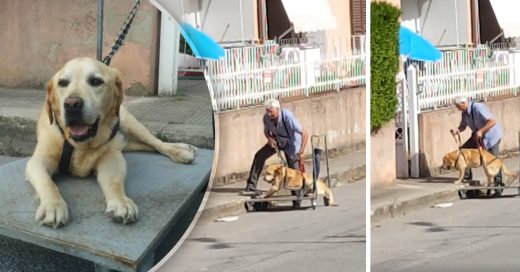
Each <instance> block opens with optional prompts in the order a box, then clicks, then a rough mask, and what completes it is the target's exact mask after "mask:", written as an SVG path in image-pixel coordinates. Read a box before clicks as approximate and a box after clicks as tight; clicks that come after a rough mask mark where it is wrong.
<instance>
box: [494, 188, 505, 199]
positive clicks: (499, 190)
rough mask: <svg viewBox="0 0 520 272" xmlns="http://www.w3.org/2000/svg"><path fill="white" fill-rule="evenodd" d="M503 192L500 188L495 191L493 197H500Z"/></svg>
mask: <svg viewBox="0 0 520 272" xmlns="http://www.w3.org/2000/svg"><path fill="white" fill-rule="evenodd" d="M503 192H504V189H502V188H500V189H495V194H494V195H493V196H494V197H501V196H502V193H503Z"/></svg>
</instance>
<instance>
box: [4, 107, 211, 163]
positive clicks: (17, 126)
mask: <svg viewBox="0 0 520 272" xmlns="http://www.w3.org/2000/svg"><path fill="white" fill-rule="evenodd" d="M144 125H145V126H146V124H144ZM0 131H2V133H1V134H0V155H8V156H30V155H32V153H33V151H34V148H35V147H36V121H35V120H33V119H29V118H21V117H12V116H0ZM150 131H151V132H152V134H154V135H155V136H156V137H158V138H159V139H161V140H162V141H166V142H171V143H175V142H184V143H188V144H191V145H194V146H197V147H199V148H206V149H213V148H214V140H213V138H211V137H204V136H193V135H186V134H184V133H172V132H169V131H164V130H159V131H157V130H150Z"/></svg>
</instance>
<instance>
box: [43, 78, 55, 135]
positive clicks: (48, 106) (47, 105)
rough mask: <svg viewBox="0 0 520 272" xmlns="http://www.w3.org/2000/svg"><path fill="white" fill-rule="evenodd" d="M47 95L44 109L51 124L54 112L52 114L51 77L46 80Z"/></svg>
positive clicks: (52, 88)
mask: <svg viewBox="0 0 520 272" xmlns="http://www.w3.org/2000/svg"><path fill="white" fill-rule="evenodd" d="M46 89H47V96H46V98H45V106H44V107H45V111H47V116H48V117H49V122H50V123H51V125H52V124H53V122H54V114H53V111H52V96H53V95H54V81H53V78H51V79H50V80H49V81H48V82H47V87H46Z"/></svg>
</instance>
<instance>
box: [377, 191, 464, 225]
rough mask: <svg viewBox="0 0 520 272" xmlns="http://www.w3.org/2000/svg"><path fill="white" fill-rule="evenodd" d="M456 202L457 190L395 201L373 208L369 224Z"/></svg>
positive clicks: (457, 197)
mask: <svg viewBox="0 0 520 272" xmlns="http://www.w3.org/2000/svg"><path fill="white" fill-rule="evenodd" d="M456 200H459V195H458V190H457V189H449V190H446V191H440V192H435V193H431V194H428V195H424V196H420V197H417V198H413V199H408V200H403V201H399V200H395V202H394V203H392V204H384V205H380V207H376V208H373V209H372V211H371V216H370V219H371V223H372V224H374V223H377V222H380V221H382V220H385V219H391V218H396V217H400V216H404V215H406V214H408V213H410V212H413V211H416V210H419V209H424V208H429V207H431V206H432V205H435V204H439V203H443V202H452V201H456Z"/></svg>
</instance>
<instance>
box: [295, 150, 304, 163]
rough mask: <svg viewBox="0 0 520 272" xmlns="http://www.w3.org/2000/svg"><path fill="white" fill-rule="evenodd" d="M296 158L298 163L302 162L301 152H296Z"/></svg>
mask: <svg viewBox="0 0 520 272" xmlns="http://www.w3.org/2000/svg"><path fill="white" fill-rule="evenodd" d="M296 158H297V159H298V160H299V161H300V162H303V152H298V154H296Z"/></svg>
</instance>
